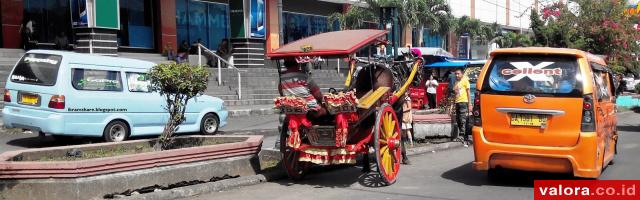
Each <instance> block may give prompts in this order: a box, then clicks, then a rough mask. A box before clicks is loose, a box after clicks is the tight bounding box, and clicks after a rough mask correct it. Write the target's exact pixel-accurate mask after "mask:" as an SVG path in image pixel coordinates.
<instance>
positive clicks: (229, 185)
mask: <svg viewBox="0 0 640 200" xmlns="http://www.w3.org/2000/svg"><path fill="white" fill-rule="evenodd" d="M462 146H463V145H462V143H460V142H446V143H437V144H433V145H429V146H422V147H416V148H410V149H407V155H408V156H417V155H421V154H425V153H431V152H434V151H443V150H448V149H454V148H459V147H462ZM286 177H287V175H286V174H285V173H284V172H283V171H279V170H278V171H271V172H267V173H264V174H257V175H251V176H245V177H238V178H234V179H226V180H221V181H216V182H210V183H203V184H197V185H191V186H185V187H180V188H175V189H171V190H164V191H158V192H151V193H145V194H138V195H134V196H127V197H121V198H117V199H123V200H151V199H154V200H155V199H178V198H187V197H192V196H196V195H200V194H206V193H212V192H220V191H226V190H230V189H235V188H239V187H244V186H251V185H257V184H260V183H263V182H268V181H274V180H278V179H282V178H286Z"/></svg>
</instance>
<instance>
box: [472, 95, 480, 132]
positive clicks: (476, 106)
mask: <svg viewBox="0 0 640 200" xmlns="http://www.w3.org/2000/svg"><path fill="white" fill-rule="evenodd" d="M473 98H474V99H473V112H472V113H473V125H474V126H482V116H481V112H480V91H477V90H476V92H475V95H474V97H473Z"/></svg>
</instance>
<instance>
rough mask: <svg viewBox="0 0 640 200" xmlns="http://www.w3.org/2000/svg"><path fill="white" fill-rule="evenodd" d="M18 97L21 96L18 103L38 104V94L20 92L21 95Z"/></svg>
mask: <svg viewBox="0 0 640 200" xmlns="http://www.w3.org/2000/svg"><path fill="white" fill-rule="evenodd" d="M20 98H21V101H20V103H22V104H27V105H37V104H38V96H37V95H31V94H22V96H20Z"/></svg>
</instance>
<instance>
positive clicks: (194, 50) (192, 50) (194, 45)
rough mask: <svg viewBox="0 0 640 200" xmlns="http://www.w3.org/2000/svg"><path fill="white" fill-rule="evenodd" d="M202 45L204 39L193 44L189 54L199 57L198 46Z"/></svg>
mask: <svg viewBox="0 0 640 200" xmlns="http://www.w3.org/2000/svg"><path fill="white" fill-rule="evenodd" d="M200 45H202V39H201V38H198V40H196V41H195V42H193V44H191V49H190V50H189V54H192V55H197V54H198V46H200Z"/></svg>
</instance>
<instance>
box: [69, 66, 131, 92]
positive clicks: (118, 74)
mask: <svg viewBox="0 0 640 200" xmlns="http://www.w3.org/2000/svg"><path fill="white" fill-rule="evenodd" d="M70 69H71V77H70V81H69V82H70V83H71V87H73V89H75V90H77V91H98V92H122V91H123V88H124V85H123V84H122V73H120V71H116V70H102V69H91V68H79V67H73V68H70ZM78 69H82V70H89V71H104V72H116V73H117V77H118V82H120V88H119V90H90V89H79V88H77V87H76V85H75V84H74V83H73V81H74V80H73V75H74V73H75V70H78Z"/></svg>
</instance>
